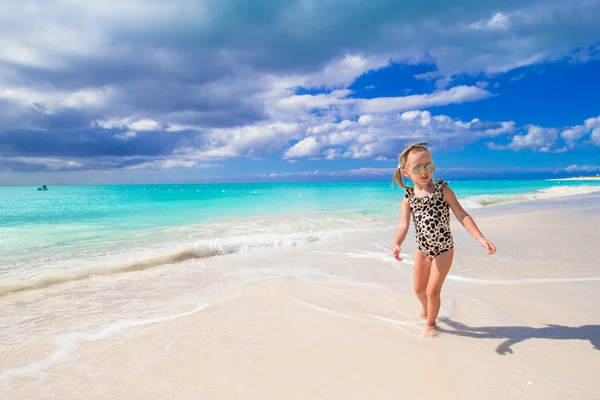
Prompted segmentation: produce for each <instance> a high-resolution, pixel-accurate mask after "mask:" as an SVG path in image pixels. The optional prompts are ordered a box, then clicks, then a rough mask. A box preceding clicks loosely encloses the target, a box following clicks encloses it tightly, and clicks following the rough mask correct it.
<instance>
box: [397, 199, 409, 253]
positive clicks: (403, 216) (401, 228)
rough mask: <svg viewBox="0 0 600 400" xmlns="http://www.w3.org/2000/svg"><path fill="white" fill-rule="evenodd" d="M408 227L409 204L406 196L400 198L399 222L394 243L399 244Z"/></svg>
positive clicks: (404, 236) (404, 237)
mask: <svg viewBox="0 0 600 400" xmlns="http://www.w3.org/2000/svg"><path fill="white" fill-rule="evenodd" d="M409 227H410V206H409V205H408V200H407V199H406V198H404V199H402V203H400V223H399V224H398V228H396V235H394V244H397V245H401V244H402V243H404V239H406V234H407V233H408V228H409Z"/></svg>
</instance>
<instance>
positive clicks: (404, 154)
mask: <svg viewBox="0 0 600 400" xmlns="http://www.w3.org/2000/svg"><path fill="white" fill-rule="evenodd" d="M425 146H427V143H426V142H420V143H415V144H413V145H410V146H408V147H407V148H405V149H404V150H403V151H402V153H400V155H399V156H398V161H399V164H398V169H396V173H395V174H394V180H392V187H393V186H394V182H395V183H396V185H398V186H399V187H401V188H404V189H408V188H409V187H410V186H406V185H405V184H404V182H403V181H402V168H404V163H405V162H406V158H407V157H408V153H410V152H411V151H412V150H415V149H419V150H425V151H427V152H429V150H428V149H427V147H425Z"/></svg>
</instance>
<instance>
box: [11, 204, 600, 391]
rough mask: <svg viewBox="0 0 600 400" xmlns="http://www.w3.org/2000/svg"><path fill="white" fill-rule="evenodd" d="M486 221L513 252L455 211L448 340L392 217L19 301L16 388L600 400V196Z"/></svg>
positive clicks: (444, 317) (505, 210)
mask: <svg viewBox="0 0 600 400" xmlns="http://www.w3.org/2000/svg"><path fill="white" fill-rule="evenodd" d="M472 215H473V216H474V217H475V220H476V222H477V223H478V225H479V226H480V228H481V229H482V231H483V232H484V233H485V235H486V236H487V237H488V238H489V239H490V240H492V241H493V242H494V243H495V244H496V245H497V247H498V252H497V254H496V255H494V256H488V255H487V254H486V252H485V250H484V249H482V248H481V247H479V245H478V244H477V243H476V242H475V241H474V240H473V239H471V238H470V237H469V236H468V233H467V232H466V231H464V229H463V228H462V227H460V226H459V225H458V224H457V223H456V221H453V232H454V235H455V241H456V247H457V250H456V257H455V263H454V267H453V269H452V271H451V274H450V276H449V277H448V280H447V282H446V285H445V288H444V291H443V293H442V302H443V304H442V310H441V313H440V322H439V325H440V329H441V333H440V336H439V337H437V338H433V339H432V338H423V337H422V336H421V331H422V328H423V326H422V324H421V322H419V321H417V320H416V319H415V316H416V315H417V314H418V312H419V305H418V301H417V299H416V297H415V296H414V294H413V293H412V270H411V267H412V263H411V260H412V256H413V253H414V240H413V238H412V230H411V232H410V233H409V239H408V240H407V243H406V244H405V246H404V247H403V250H402V253H403V254H404V255H405V257H406V259H405V260H404V261H403V262H402V263H398V262H396V261H395V260H393V259H392V258H391V257H390V252H389V243H390V241H391V240H392V237H393V233H394V229H395V224H396V222H397V218H396V216H390V218H389V219H387V220H379V221H373V223H372V225H371V226H368V227H365V229H363V230H358V231H356V232H354V233H353V234H351V235H350V234H349V235H346V236H345V237H344V238H341V239H338V240H332V241H321V242H315V243H309V244H306V245H302V246H296V247H291V248H279V249H266V250H257V251H252V252H247V253H239V254H232V255H228V256H223V257H213V258H209V259H205V260H200V261H197V260H196V261H188V262H183V263H181V264H177V265H169V266H165V267H160V268H155V269H150V270H146V271H143V272H134V273H127V274H120V275H113V276H104V277H97V278H92V279H89V280H86V281H80V282H71V283H67V284H64V285H60V286H54V287H52V288H49V289H46V290H44V291H30V292H23V293H18V294H14V295H11V296H7V297H3V298H1V299H0V306H1V308H0V310H2V311H1V312H2V313H1V314H0V326H3V329H2V330H0V350H1V355H2V356H1V357H0V371H1V372H0V390H1V391H2V399H3V400H13V399H14V400H17V399H18V400H25V399H50V398H59V399H65V400H66V399H107V400H108V399H119V400H123V399H144V400H146V399H433V398H437V399H481V398H485V399H488V400H490V399H521V398H522V399H570V400H577V399H598V398H600V381H599V380H598V378H597V370H598V367H600V313H599V312H598V304H600V266H599V264H598V256H597V242H598V239H597V234H598V225H599V224H600V195H586V196H581V197H573V198H569V199H555V200H539V201H538V200H536V201H530V202H526V203H522V204H513V205H504V206H496V207H488V208H484V209H479V210H476V211H475V212H472ZM108 296H111V299H112V300H111V303H110V304H107V303H106V298H107V297H108ZM115 299H117V300H115ZM175 299H177V302H175ZM182 299H184V300H185V302H183V303H182V302H181V300H182ZM171 300H173V301H172V303H171ZM42 302H43V303H44V306H43V307H44V312H43V313H40V310H39V308H40V307H42ZM49 305H50V306H49ZM170 305H171V306H170ZM169 307H171V308H169ZM134 310H135V312H134ZM139 310H143V312H142V313H140V311H139ZM34 315H36V316H37V317H36V318H33V317H32V316H34ZM40 315H43V317H40ZM90 315H95V316H98V318H95V319H93V320H89V322H85V321H88V320H87V319H86V318H87V317H89V316H90ZM128 316H129V318H128ZM44 327H48V329H47V330H46V331H45V330H44V329H43V328H44ZM75 327H77V330H76V331H75ZM50 328H51V329H50ZM57 331H59V332H62V335H59V336H58V337H57V336H56V332H57ZM32 332H35V333H36V334H35V335H32V334H31V333H32Z"/></svg>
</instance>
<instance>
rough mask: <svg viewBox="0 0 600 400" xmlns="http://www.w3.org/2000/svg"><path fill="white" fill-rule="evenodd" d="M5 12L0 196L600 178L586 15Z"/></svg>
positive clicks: (337, 8)
mask: <svg viewBox="0 0 600 400" xmlns="http://www.w3.org/2000/svg"><path fill="white" fill-rule="evenodd" d="M5 3H6V5H3V7H2V9H1V10H0V106H1V108H2V113H1V114H0V184H7V185H15V184H16V185H19V184H22V185H38V184H42V183H45V184H50V185H53V184H94V183H98V184H101V183H136V182H140V183H143V182H213V181H214V182H219V181H305V180H390V179H391V176H392V175H393V172H394V169H395V167H396V165H397V159H396V157H397V155H398V153H399V152H400V151H401V150H402V149H403V148H404V147H405V146H406V145H407V144H410V143H414V142H417V141H426V142H428V143H429V144H430V148H431V149H432V151H433V155H434V160H435V162H436V164H437V165H438V168H439V174H440V175H442V176H443V177H445V178H447V179H487V178H511V179H515V178H524V179H530V178H546V177H563V176H573V175H588V174H593V175H596V174H599V173H600V152H599V150H600V100H598V93H600V73H599V72H600V26H599V25H598V23H597V21H599V20H600V0H573V1H571V2H569V3H568V4H566V3H565V2H564V1H562V0H561V1H559V0H525V1H513V0H505V1H502V2H500V1H486V2H481V1H474V0H460V1H454V2H415V1H412V0H393V1H392V0H381V1H376V2H373V1H371V2H369V1H362V0H361V1H359V0H346V1H344V2H343V4H342V3H341V2H340V1H339V0H320V1H316V0H302V1H291V0H289V1H288V0H279V1H261V0H253V1H250V0H221V1H219V2H209V1H191V0H173V1H170V2H164V1H158V0H143V1H142V0H120V1H102V2H100V1H84V0H61V1H58V0H46V1H41V0H34V1H29V2H27V3H21V2H17V1H8V2H5Z"/></svg>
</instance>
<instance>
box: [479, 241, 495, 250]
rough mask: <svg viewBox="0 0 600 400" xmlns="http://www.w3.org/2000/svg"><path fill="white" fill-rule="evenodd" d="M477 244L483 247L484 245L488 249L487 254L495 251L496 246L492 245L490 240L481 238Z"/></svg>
mask: <svg viewBox="0 0 600 400" xmlns="http://www.w3.org/2000/svg"><path fill="white" fill-rule="evenodd" d="M479 244H481V245H482V246H483V247H485V248H486V249H487V250H488V254H494V253H495V252H496V246H494V243H492V242H490V241H489V240H487V239H485V238H483V239H481V240H480V241H479Z"/></svg>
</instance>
